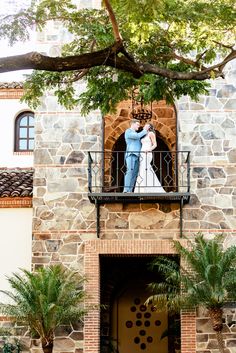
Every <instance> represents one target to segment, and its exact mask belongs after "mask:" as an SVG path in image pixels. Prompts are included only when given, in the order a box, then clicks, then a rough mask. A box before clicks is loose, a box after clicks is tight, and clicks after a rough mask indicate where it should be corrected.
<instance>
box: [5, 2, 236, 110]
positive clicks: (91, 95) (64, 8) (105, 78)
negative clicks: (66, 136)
mask: <svg viewBox="0 0 236 353" xmlns="http://www.w3.org/2000/svg"><path fill="white" fill-rule="evenodd" d="M103 4H104V7H102V8H101V9H80V10H78V8H77V7H76V6H75V5H74V4H73V1H71V0H60V1H59V0H42V1H40V2H37V1H33V2H32V5H31V6H30V7H29V8H26V9H22V10H21V11H20V12H19V13H17V14H15V15H14V16H11V15H9V16H5V17H3V18H0V37H7V38H8V39H9V40H10V42H11V43H13V42H14V41H17V40H19V39H27V33H28V32H27V31H28V30H29V29H30V28H32V27H36V28H37V30H38V31H40V30H43V29H45V26H46V25H47V23H48V21H50V20H52V19H53V20H54V21H56V24H57V25H58V23H60V24H61V26H62V28H63V32H64V33H65V32H66V31H68V33H70V34H71V40H70V41H69V42H68V43H66V44H65V45H64V46H63V47H62V52H61V56H62V57H70V58H71V59H72V60H71V61H70V63H73V58H76V57H78V56H80V55H82V54H84V53H90V54H92V55H91V56H90V57H88V60H87V61H86V60H85V64H84V67H82V68H81V67H80V69H76V68H75V67H74V68H73V69H71V70H70V64H69V62H68V61H67V60H65V63H64V64H63V65H64V66H63V69H62V68H61V67H62V66H61V65H62V63H61V64H60V65H58V66H56V61H55V62H53V63H52V66H53V67H52V68H51V69H50V70H52V71H54V72H50V71H41V70H45V69H43V67H44V65H43V62H40V60H41V59H42V58H39V59H38V60H37V63H36V64H37V67H38V69H37V71H35V72H33V74H32V75H31V76H30V77H28V79H27V82H26V84H25V89H26V94H25V98H24V99H25V100H26V101H27V102H28V103H29V104H31V105H33V106H34V107H35V106H37V105H38V104H39V103H40V97H41V96H42V94H43V93H44V92H45V90H48V89H49V90H53V91H54V93H55V95H56V96H57V97H58V101H59V103H60V104H62V105H64V106H66V107H67V108H68V109H71V108H72V107H73V106H75V105H77V104H78V103H81V104H82V107H83V112H84V113H87V112H88V111H90V110H92V109H96V108H100V109H101V111H102V112H103V113H106V112H108V111H109V110H111V109H114V107H115V105H116V104H117V103H118V102H119V101H121V100H123V99H126V98H128V96H129V92H130V91H131V89H132V88H133V87H138V88H139V91H140V92H141V93H142V96H143V98H144V100H145V101H146V102H148V101H149V102H150V101H153V100H159V99H163V98H165V99H166V100H167V101H168V102H173V101H174V100H175V99H176V98H178V97H180V96H181V95H186V94H188V95H190V96H191V97H192V98H193V99H197V98H198V96H199V94H205V93H206V90H207V88H208V83H207V82H206V81H205V80H206V79H208V78H212V79H214V78H215V77H219V76H223V75H224V73H223V70H224V68H225V65H226V63H227V62H229V61H230V60H232V59H233V58H235V57H236V51H235V48H234V45H235V38H236V9H235V1H234V0H216V1H214V2H213V1H210V0H204V1H203V0H153V1H150V0H110V1H109V0H104V1H103ZM109 5H110V6H112V11H113V12H114V15H115V20H116V22H115V20H114V19H113V20H112V17H111V12H110V13H109V14H110V16H109V15H108V12H107V9H108V8H109ZM57 21H59V22H57ZM58 31H59V29H58ZM104 49H107V52H106V55H105V57H104V58H103V60H102V61H101V62H96V63H95V64H92V63H91V65H90V62H91V60H92V59H93V58H95V57H96V56H97V55H98V52H99V51H101V50H104ZM221 59H222V61H221ZM224 59H225V60H224ZM19 60H20V58H19V59H18V61H17V62H16V63H15V66H17V65H18V68H19V66H20V64H19V62H20V61H19ZM45 61H47V60H45ZM6 62H7V61H6ZM8 62H9V60H8ZM220 62H221V64H219V63H220ZM216 63H217V64H216ZM6 66H7V65H6ZM15 66H14V65H13V69H14V67H15ZM2 67H3V65H1V68H2ZM22 68H23V67H22ZM7 69H9V68H8V66H7ZM7 69H6V70H7ZM182 74H183V75H182ZM82 78H84V79H85V80H86V82H87V88H86V89H85V91H84V92H83V93H82V94H80V93H79V92H78V91H77V90H76V88H75V86H74V83H75V82H76V81H78V80H80V79H82Z"/></svg>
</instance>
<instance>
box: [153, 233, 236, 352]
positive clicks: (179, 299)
mask: <svg viewBox="0 0 236 353" xmlns="http://www.w3.org/2000/svg"><path fill="white" fill-rule="evenodd" d="M174 246H175V248H176V250H177V252H178V254H179V255H180V258H181V264H179V263H178V262H177V261H176V258H173V257H172V258H171V257H164V256H160V257H158V258H157V259H155V260H154V261H153V263H152V264H151V268H152V269H153V270H154V269H157V270H158V272H159V274H160V275H161V276H163V277H162V278H163V280H161V281H160V282H159V283H151V284H150V285H149V286H150V288H151V289H152V293H153V295H152V296H151V297H149V298H148V300H147V301H148V302H150V301H152V302H153V304H154V305H155V306H156V307H157V308H158V307H160V308H162V309H163V306H165V307H166V309H167V310H169V311H172V312H177V311H179V310H180V309H181V308H197V307H199V306H201V307H205V308H206V309H207V310H208V314H209V317H210V319H211V324H212V328H213V330H214V331H215V332H216V336H217V341H218V345H219V350H220V352H221V353H223V352H224V342H223V336H222V328H223V308H224V305H225V304H226V303H227V302H231V301H234V300H235V297H236V292H235V286H236V246H231V247H229V248H227V249H226V250H224V249H223V248H222V245H221V244H220V242H218V239H217V238H216V239H214V240H206V239H204V238H203V236H202V235H197V236H196V238H195V241H194V242H193V243H192V244H191V246H190V247H188V248H186V247H184V246H182V245H181V244H180V242H178V241H174ZM182 264H183V265H182Z"/></svg>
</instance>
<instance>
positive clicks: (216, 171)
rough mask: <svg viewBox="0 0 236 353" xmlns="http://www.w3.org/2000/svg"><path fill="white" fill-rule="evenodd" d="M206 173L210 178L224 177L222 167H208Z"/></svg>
mask: <svg viewBox="0 0 236 353" xmlns="http://www.w3.org/2000/svg"><path fill="white" fill-rule="evenodd" d="M208 173H209V175H210V177H211V179H218V178H225V177H226V175H225V172H224V170H223V168H214V167H211V168H208Z"/></svg>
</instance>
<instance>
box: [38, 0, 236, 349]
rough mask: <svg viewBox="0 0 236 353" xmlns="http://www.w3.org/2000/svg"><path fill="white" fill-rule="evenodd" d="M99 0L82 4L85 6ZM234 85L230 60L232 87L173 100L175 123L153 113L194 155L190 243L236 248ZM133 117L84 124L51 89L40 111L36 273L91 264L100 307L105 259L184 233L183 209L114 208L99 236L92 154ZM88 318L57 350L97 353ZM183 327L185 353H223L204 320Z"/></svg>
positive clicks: (159, 106) (187, 226) (169, 115)
mask: <svg viewBox="0 0 236 353" xmlns="http://www.w3.org/2000/svg"><path fill="white" fill-rule="evenodd" d="M99 3H100V1H99V0H94V1H92V0H90V1H89V0H86V1H84V0H83V1H82V0H81V1H80V6H84V5H86V6H99ZM67 39H68V33H67V32H65V31H64V30H63V29H60V28H58V27H53V25H52V24H49V28H48V30H47V31H45V32H44V33H39V34H38V49H39V51H41V52H46V53H49V54H50V55H58V54H59V53H60V45H61V43H62V42H65V41H66V40H67ZM235 81H236V63H235V62H233V63H231V64H230V65H229V66H228V75H227V77H226V80H222V79H217V80H216V81H215V82H212V88H211V90H210V91H209V95H207V96H204V97H200V100H199V102H197V103H195V102H191V101H190V99H189V98H188V97H183V98H182V99H180V100H179V101H178V102H177V103H176V108H177V120H176V112H175V110H174V109H173V107H167V106H166V105H165V104H164V103H163V102H159V103H156V104H154V106H153V111H154V118H153V123H154V125H155V128H156V129H157V130H158V132H159V134H160V136H161V137H162V138H163V140H164V141H165V142H166V144H167V146H168V147H169V149H170V150H173V149H175V148H176V147H177V146H178V149H179V150H190V151H191V164H192V170H191V193H192V196H191V199H190V203H189V204H187V205H185V207H184V214H183V216H184V235H185V236H187V237H192V236H193V235H194V234H195V233H196V232H198V231H202V232H203V233H205V234H206V235H208V236H214V234H215V233H219V232H220V233H223V235H224V245H225V246H227V245H230V244H232V243H235V233H236V218H235V209H234V208H235V205H236V166H235V158H236V138H235V136H236V85H235ZM81 89H82V88H81ZM129 112H130V102H123V103H122V104H121V105H120V106H119V107H118V110H117V113H116V114H115V115H107V116H106V117H105V118H104V119H102V117H101V115H100V113H99V112H93V113H91V114H90V115H88V116H87V117H81V114H80V111H79V109H77V110H74V111H71V112H67V111H65V110H64V109H63V108H62V107H60V106H58V105H57V103H56V100H55V97H53V95H52V94H51V93H50V92H48V93H47V95H46V96H45V97H44V99H43V101H42V106H41V108H40V109H39V111H38V112H37V114H36V128H35V133H36V148H35V179H34V223H33V249H32V264H33V268H37V267H38V266H42V265H48V264H54V263H58V262H59V263H63V264H64V265H65V266H68V267H72V268H76V269H79V270H80V271H81V272H83V271H84V266H85V267H86V271H88V272H89V276H90V278H89V283H88V289H89V290H90V293H91V295H93V298H95V299H94V300H95V304H97V303H99V291H100V287H99V286H100V284H99V262H98V254H99V253H101V252H103V251H106V253H107V254H109V253H112V252H114V251H115V253H114V254H116V255H119V254H122V253H123V252H124V251H125V252H126V255H127V256H128V255H132V254H133V253H134V252H135V251H136V253H137V252H138V253H145V252H146V253H149V254H152V253H155V254H160V253H163V247H164V248H165V247H167V246H168V244H169V240H170V239H172V238H177V237H179V235H180V229H179V217H180V215H179V205H178V204H157V203H153V204H134V205H132V204H130V205H127V204H124V205H122V204H111V205H104V206H102V207H101V239H96V209H95V207H94V205H93V204H91V203H90V202H89V200H88V198H87V184H88V177H87V168H88V151H89V150H93V151H96V150H97V151H99V150H102V148H103V142H104V148H105V150H111V149H112V147H113V146H114V143H115V142H116V140H117V139H118V137H119V136H120V135H121V134H122V133H123V132H124V130H125V129H126V128H127V127H128V121H129ZM103 126H105V129H104V141H102V138H103V137H102V134H101V131H102V128H103ZM176 129H177V136H176ZM177 142H178V145H177ZM147 243H148V244H149V245H148V247H147V245H146V244H147ZM122 244H125V245H124V246H123V245H122ZM134 244H135V245H134ZM153 244H155V246H154V245H153ZM114 247H116V248H115V249H116V250H114ZM98 248H99V249H100V250H99V251H98V250H97V249H98ZM85 249H87V252H85ZM88 249H89V250H88ZM104 249H105V250H104ZM135 249H136V250H135ZM154 249H155V251H154ZM169 251H170V249H169ZM91 254H95V255H94V256H95V257H96V259H95V257H92V255H91ZM88 269H89V270H88ZM233 315H234V312H232V313H231V312H230V311H229V312H228V313H227V316H226V319H225V322H226V324H225V330H226V331H227V336H225V337H226V338H227V347H228V352H227V353H235V349H236V348H235V347H236V344H235V341H234V340H235V334H234V325H235V324H234V322H233V321H234V316H233ZM185 318H186V321H185ZM86 320H87V321H86V322H87V326H86V328H85V331H84V332H83V329H82V327H81V326H79V325H78V327H74V328H71V327H69V328H68V327H64V328H61V329H60V330H59V331H58V332H57V339H56V346H55V349H54V352H55V353H59V352H61V353H62V352H70V353H81V352H82V351H84V352H89V351H90V352H92V353H98V351H99V315H98V313H97V312H95V313H91V315H90V317H88V318H87V319H86ZM94 325H95V327H94ZM182 325H183V330H182V335H183V336H182V338H183V339H182V353H183V352H185V353H190V352H195V351H197V352H198V353H216V349H215V341H214V340H215V338H214V337H213V333H212V332H211V331H210V329H209V327H208V326H207V325H208V324H206V316H205V313H202V312H201V313H199V315H198V319H197V336H196V334H195V318H194V316H193V315H192V314H191V315H189V314H188V313H183V316H182ZM91 328H92V329H94V330H93V331H91ZM203 332H204V333H203ZM195 337H196V338H197V344H196V345H195ZM84 339H85V344H84ZM88 343H89V344H90V345H89V344H88ZM33 347H34V348H33V352H34V353H39V352H41V350H40V347H39V345H38V342H37V341H34V342H33Z"/></svg>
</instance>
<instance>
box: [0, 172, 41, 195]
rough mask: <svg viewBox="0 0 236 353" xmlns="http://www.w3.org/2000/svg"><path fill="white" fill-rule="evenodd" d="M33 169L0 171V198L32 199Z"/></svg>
mask: <svg viewBox="0 0 236 353" xmlns="http://www.w3.org/2000/svg"><path fill="white" fill-rule="evenodd" d="M33 174H34V171H33V169H29V170H22V169H21V170H12V169H9V170H7V169H5V170H0V197H32V195H33Z"/></svg>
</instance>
